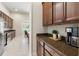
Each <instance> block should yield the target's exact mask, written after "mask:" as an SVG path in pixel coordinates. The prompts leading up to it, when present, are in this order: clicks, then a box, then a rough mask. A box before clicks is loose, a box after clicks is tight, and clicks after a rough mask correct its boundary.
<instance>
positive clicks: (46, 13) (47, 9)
mask: <svg viewBox="0 0 79 59" xmlns="http://www.w3.org/2000/svg"><path fill="white" fill-rule="evenodd" d="M52 5H53V4H52V2H45V3H43V25H51V24H53V19H52V18H53V17H52V11H53V8H52Z"/></svg>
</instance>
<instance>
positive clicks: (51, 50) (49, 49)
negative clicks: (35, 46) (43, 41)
mask: <svg viewBox="0 0 79 59" xmlns="http://www.w3.org/2000/svg"><path fill="white" fill-rule="evenodd" d="M45 49H46V50H47V51H48V52H49V53H50V54H51V55H54V53H55V52H54V50H53V49H51V48H50V47H48V46H47V45H45Z"/></svg>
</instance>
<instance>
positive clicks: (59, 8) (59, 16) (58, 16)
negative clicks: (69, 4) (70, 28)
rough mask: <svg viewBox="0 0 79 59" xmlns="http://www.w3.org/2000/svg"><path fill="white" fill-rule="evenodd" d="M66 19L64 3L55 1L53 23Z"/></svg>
mask: <svg viewBox="0 0 79 59" xmlns="http://www.w3.org/2000/svg"><path fill="white" fill-rule="evenodd" d="M63 20H64V3H63V2H54V3H53V23H54V24H58V23H62V22H63Z"/></svg>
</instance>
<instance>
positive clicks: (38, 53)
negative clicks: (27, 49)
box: [37, 41, 43, 56]
mask: <svg viewBox="0 0 79 59" xmlns="http://www.w3.org/2000/svg"><path fill="white" fill-rule="evenodd" d="M37 55H38V56H43V46H42V45H41V41H37Z"/></svg>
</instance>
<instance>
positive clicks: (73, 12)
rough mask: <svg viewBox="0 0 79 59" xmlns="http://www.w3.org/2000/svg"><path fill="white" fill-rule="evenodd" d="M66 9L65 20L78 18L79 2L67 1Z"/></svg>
mask: <svg viewBox="0 0 79 59" xmlns="http://www.w3.org/2000/svg"><path fill="white" fill-rule="evenodd" d="M66 9H67V19H66V21H69V20H78V19H79V2H67V3H66Z"/></svg>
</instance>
